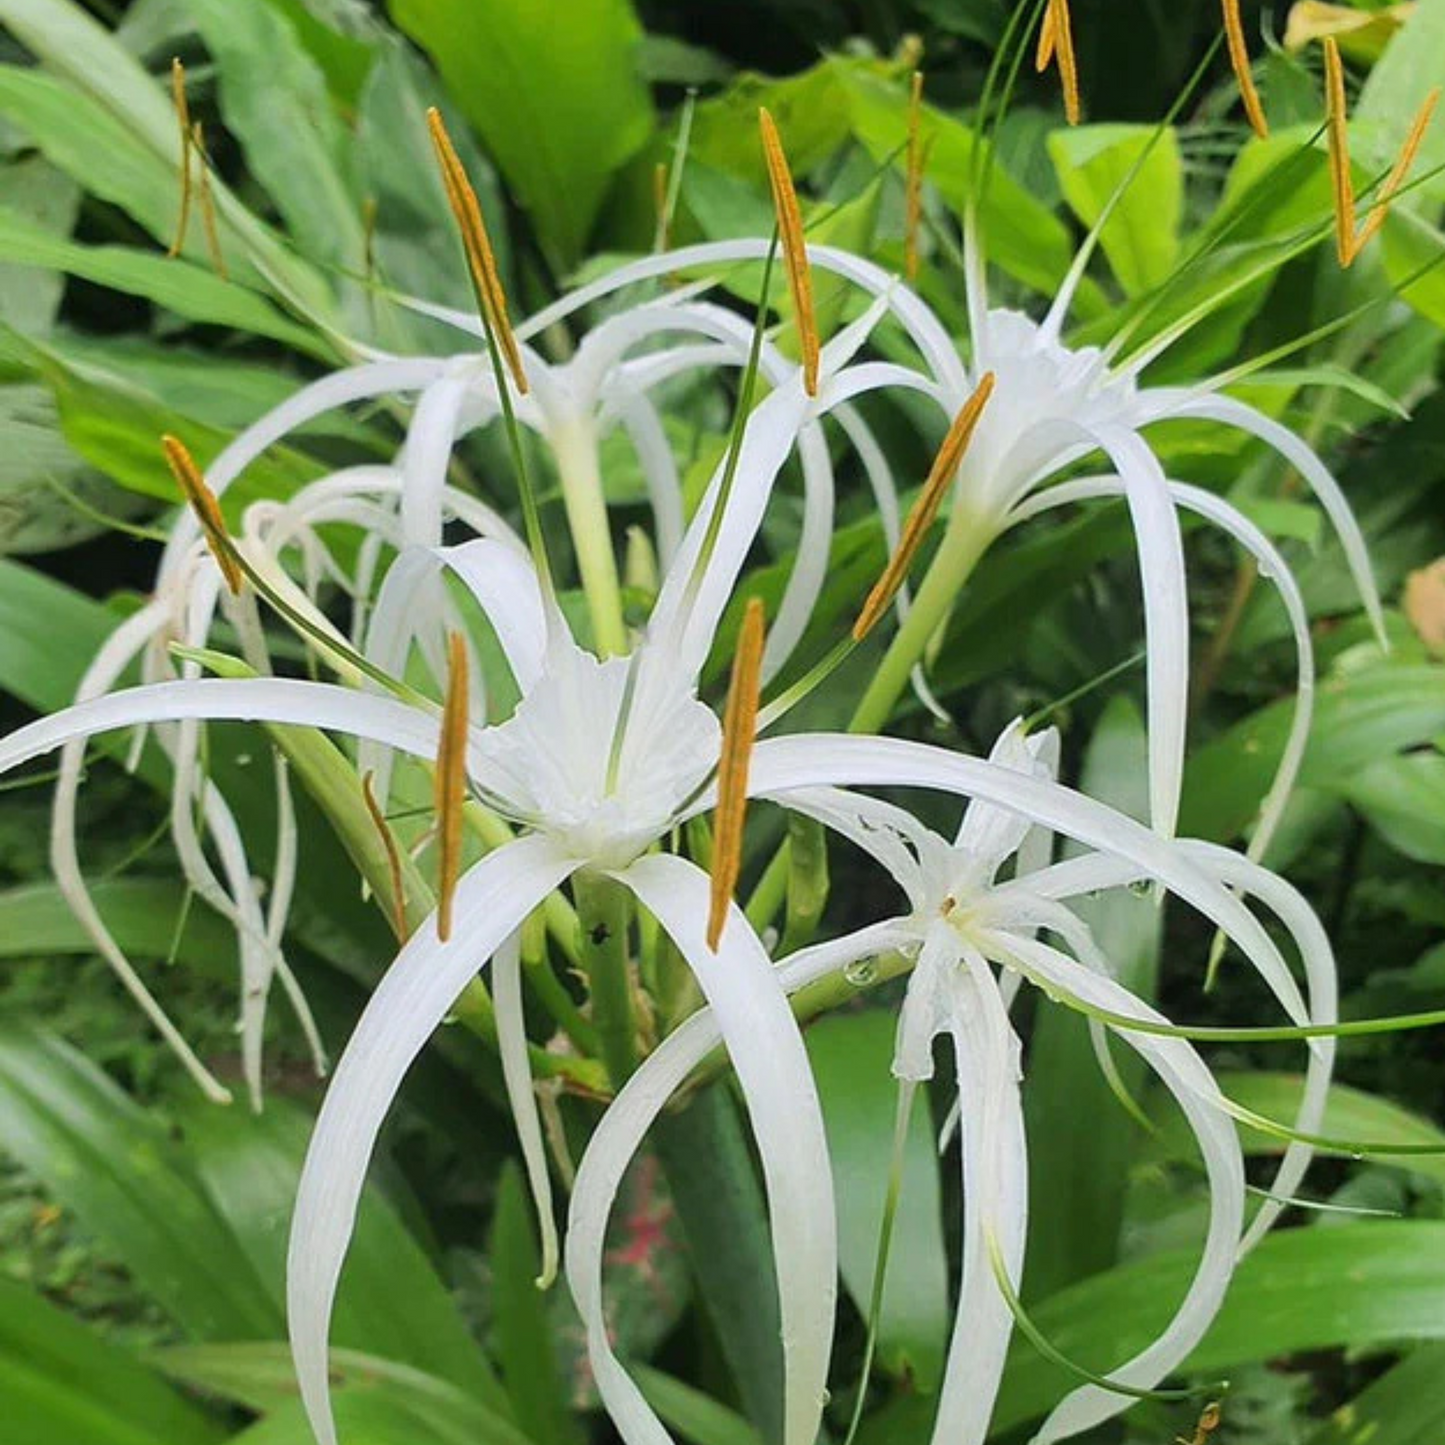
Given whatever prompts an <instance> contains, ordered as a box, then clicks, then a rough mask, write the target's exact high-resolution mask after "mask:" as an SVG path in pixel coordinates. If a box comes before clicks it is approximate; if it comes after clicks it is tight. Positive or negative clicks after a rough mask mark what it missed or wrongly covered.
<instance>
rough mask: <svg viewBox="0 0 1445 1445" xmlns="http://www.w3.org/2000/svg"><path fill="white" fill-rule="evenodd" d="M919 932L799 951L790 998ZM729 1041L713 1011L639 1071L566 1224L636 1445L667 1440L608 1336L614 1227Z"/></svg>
mask: <svg viewBox="0 0 1445 1445" xmlns="http://www.w3.org/2000/svg"><path fill="white" fill-rule="evenodd" d="M913 938H914V933H913V930H912V929H911V928H909V927H908V926H907V925H906V924H905V923H903V922H902V921H900V920H896V919H895V920H890V921H889V922H887V923H881V924H875V925H873V926H872V927H871V928H865V929H862V930H860V931H859V932H857V933H854V934H849V935H848V936H847V937H844V938H841V939H833V940H830V941H828V942H827V943H822V944H815V945H813V946H812V947H809V948H804V949H799V950H798V952H797V953H795V954H793V955H791V956H790V957H789V958H788V960H787V961H786V962H785V963H783V964H782V965H781V966H780V967H779V968H778V970H777V974H776V976H777V980H778V984H779V986H780V987H781V988H782V989H783V991H784V992H785V993H787V994H792V993H794V992H796V991H797V990H798V989H800V988H805V987H806V986H807V985H808V984H810V983H816V982H817V981H818V980H819V979H823V978H828V977H830V976H831V975H833V974H835V973H838V972H840V971H841V970H843V969H845V968H847V967H848V965H849V964H852V963H856V962H857V961H858V960H859V959H862V958H870V957H873V956H875V955H877V954H880V953H886V952H889V951H890V950H892V949H895V948H900V947H905V946H907V945H908V944H909V943H910V942H911V941H912V939H913ZM721 1042H722V1029H721V1027H720V1026H719V1022H718V1017H717V1015H716V1013H714V1011H713V1010H712V1009H711V1008H703V1009H700V1010H699V1011H698V1012H697V1013H695V1014H693V1015H692V1016H691V1017H690V1018H688V1019H686V1020H685V1021H684V1022H683V1023H682V1024H680V1025H679V1026H678V1027H677V1028H676V1029H674V1030H673V1032H672V1033H670V1034H669V1035H668V1036H667V1037H666V1038H665V1039H664V1040H663V1041H662V1043H661V1044H659V1045H658V1047H657V1049H656V1050H655V1051H654V1052H653V1053H652V1054H650V1055H649V1056H648V1057H647V1058H646V1059H644V1060H643V1062H642V1063H641V1064H640V1065H638V1068H637V1071H636V1072H635V1073H634V1074H633V1075H632V1077H631V1078H630V1079H629V1080H628V1081H627V1083H626V1085H625V1086H624V1087H623V1089H622V1091H621V1092H620V1093H619V1094H618V1095H617V1097H616V1098H615V1099H614V1100H613V1101H612V1103H611V1104H610V1105H609V1106H608V1109H607V1112H606V1113H605V1114H603V1116H602V1118H601V1120H600V1121H599V1122H598V1125H597V1128H596V1129H595V1131H594V1132H593V1134H592V1138H591V1139H590V1140H589V1141H588V1145H587V1151H586V1153H585V1154H584V1155H583V1158H582V1162H581V1164H580V1166H579V1167H578V1170H577V1178H576V1181H575V1183H574V1185H573V1189H572V1202H571V1208H570V1212H569V1217H568V1224H567V1249H566V1261H567V1284H568V1288H569V1289H570V1290H571V1292H572V1297H573V1299H574V1300H575V1302H576V1304H577V1309H578V1313H579V1314H581V1316H582V1318H583V1320H584V1321H585V1322H586V1325H587V1339H588V1356H589V1360H590V1363H591V1366H592V1370H593V1374H594V1376H595V1377H596V1379H597V1380H598V1382H599V1385H600V1386H601V1388H602V1389H603V1392H604V1399H606V1401H607V1405H608V1410H609V1413H610V1414H611V1416H612V1420H613V1423H614V1425H615V1426H616V1428H617V1430H618V1432H619V1433H620V1434H621V1436H622V1438H623V1440H624V1441H626V1442H627V1445H663V1442H666V1441H667V1440H668V1435H667V1432H666V1431H665V1430H663V1429H662V1427H661V1425H660V1424H659V1423H658V1421H657V1417H656V1416H655V1415H654V1414H653V1412H652V1410H651V1409H650V1407H649V1406H648V1404H647V1402H646V1401H645V1400H644V1399H643V1398H642V1395H641V1393H640V1391H638V1389H637V1386H636V1385H635V1384H634V1383H633V1382H632V1380H631V1378H630V1377H629V1376H628V1374H627V1372H626V1371H625V1370H624V1369H623V1368H622V1366H621V1364H620V1362H619V1361H618V1359H617V1356H616V1354H615V1353H614V1351H613V1349H612V1342H611V1339H610V1338H609V1336H608V1330H607V1319H606V1315H605V1313H604V1312H603V1306H602V1260H603V1254H604V1252H605V1248H606V1237H607V1221H608V1218H609V1216H610V1215H611V1212H612V1206H613V1204H614V1203H615V1201H616V1199H617V1194H618V1191H619V1190H620V1188H621V1186H622V1180H623V1177H624V1175H625V1174H626V1173H627V1169H628V1166H629V1165H630V1164H631V1163H632V1160H633V1159H634V1158H635V1157H636V1155H637V1151H638V1150H639V1149H640V1148H641V1147H642V1141H643V1139H644V1138H645V1137H646V1136H647V1131H648V1130H649V1129H650V1128H651V1127H652V1125H653V1123H654V1122H655V1121H656V1120H657V1118H658V1116H659V1115H660V1114H661V1113H662V1111H663V1109H665V1108H666V1107H667V1103H668V1101H669V1100H670V1099H671V1098H672V1096H673V1095H674V1094H675V1093H676V1092H677V1091H678V1089H680V1088H681V1087H682V1085H683V1084H684V1082H686V1080H687V1077H688V1075H689V1074H691V1073H692V1071H693V1070H694V1069H695V1068H697V1066H698V1065H699V1064H701V1063H702V1062H703V1061H704V1060H705V1059H706V1058H707V1057H708V1055H709V1054H710V1053H712V1051H713V1050H714V1049H715V1048H717V1046H718V1045H719V1044H720V1043H721Z"/></svg>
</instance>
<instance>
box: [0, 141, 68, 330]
mask: <svg viewBox="0 0 1445 1445" xmlns="http://www.w3.org/2000/svg"><path fill="white" fill-rule="evenodd" d="M0 194H3V195H4V197H5V207H4V211H3V213H0V226H3V215H13V216H16V217H18V218H19V219H20V220H21V221H22V222H23V223H24V224H25V225H26V226H29V227H31V228H32V229H34V230H36V231H39V232H40V233H41V234H42V235H44V236H45V237H47V238H59V237H63V236H68V235H69V234H70V228H71V226H73V225H74V224H75V213H76V211H77V209H78V208H79V205H80V188H79V187H78V186H77V185H76V184H75V182H74V181H72V180H71V179H70V177H69V176H67V175H66V174H65V173H64V172H63V171H59V170H57V169H56V168H55V167H54V166H52V165H51V164H50V162H49V161H47V160H46V159H45V158H44V157H43V156H21V157H18V158H16V159H14V160H11V161H7V162H5V163H4V166H3V168H0ZM9 261H10V258H9V257H7V256H6V255H5V250H4V246H3V244H0V315H3V316H4V317H5V318H6V319H7V320H8V321H9V323H10V325H12V326H13V327H15V329H16V330H17V331H24V332H28V333H31V334H36V333H42V334H43V333H44V332H47V331H49V330H50V328H51V326H52V325H53V323H54V321H55V313H56V312H57V311H58V310H59V309H60V298H61V295H62V293H63V292H64V290H65V278H64V277H63V276H37V275H36V274H35V273H34V271H32V270H31V269H30V268H29V267H25V266H14V265H11V264H9Z"/></svg>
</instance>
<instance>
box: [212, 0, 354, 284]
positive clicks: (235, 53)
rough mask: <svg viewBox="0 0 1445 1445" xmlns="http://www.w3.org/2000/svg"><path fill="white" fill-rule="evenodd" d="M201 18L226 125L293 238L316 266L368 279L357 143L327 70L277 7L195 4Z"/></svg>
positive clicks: (216, 0)
mask: <svg viewBox="0 0 1445 1445" xmlns="http://www.w3.org/2000/svg"><path fill="white" fill-rule="evenodd" d="M191 12H192V14H193V15H194V17H195V21H196V25H197V27H198V28H199V30H200V32H201V36H202V38H203V39H204V40H205V42H206V48H207V49H208V50H209V51H210V52H211V54H212V55H213V56H214V57H215V58H216V62H217V66H218V73H219V77H220V99H221V114H222V116H223V117H224V118H225V121H226V127H227V129H228V130H230V131H231V132H232V134H233V135H235V136H236V137H237V139H238V140H239V141H240V142H241V145H242V147H243V148H244V150H245V152H246V161H247V164H248V166H249V167H250V170H251V172H252V174H253V175H254V176H255V177H256V179H257V180H258V181H259V182H260V183H261V185H262V186H264V187H265V189H266V191H267V193H268V194H269V195H270V197H271V199H272V201H274V202H275V204H276V208H277V210H278V211H280V213H281V215H282V216H283V217H284V218H285V221H286V228H287V230H288V231H289V232H290V233H291V235H292V236H294V237H295V238H296V240H297V242H298V244H299V245H300V246H301V248H302V250H303V251H305V252H306V253H307V254H308V255H309V256H311V257H312V258H313V259H315V260H317V261H319V262H322V263H323V264H325V265H328V266H335V267H340V268H343V269H349V270H352V271H359V270H360V269H361V264H362V250H363V223H362V215H361V201H360V197H359V196H358V194H357V191H356V185H355V176H354V174H353V173H352V161H351V156H350V137H349V136H348V135H347V133H346V130H345V129H344V127H343V126H342V124H341V122H340V121H339V120H338V118H337V116H336V113H335V111H334V110H333V109H332V104H331V98H330V96H329V94H328V93H327V89H326V81H325V78H324V77H323V75H322V73H321V71H320V69H319V68H318V67H317V65H316V64H315V63H314V62H313V61H312V59H311V57H310V56H309V55H308V54H307V53H306V51H305V50H304V49H302V48H301V46H300V45H298V44H297V41H296V34H295V31H294V30H293V29H292V27H291V25H290V24H289V23H288V22H287V20H286V19H285V18H284V17H283V16H282V14H281V13H280V12H279V10H277V9H275V8H273V7H272V6H270V5H264V4H262V5H257V4H250V5H236V4H232V3H231V0H191Z"/></svg>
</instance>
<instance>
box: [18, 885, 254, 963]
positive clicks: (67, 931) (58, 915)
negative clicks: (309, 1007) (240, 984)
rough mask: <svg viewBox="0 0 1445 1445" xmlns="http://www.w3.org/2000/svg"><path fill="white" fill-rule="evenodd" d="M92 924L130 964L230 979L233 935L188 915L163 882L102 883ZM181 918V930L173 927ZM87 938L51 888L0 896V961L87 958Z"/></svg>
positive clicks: (200, 911)
mask: <svg viewBox="0 0 1445 1445" xmlns="http://www.w3.org/2000/svg"><path fill="white" fill-rule="evenodd" d="M90 896H91V899H92V901H93V902H94V903H95V906H96V907H97V908H98V909H99V910H100V916H101V917H102V918H103V919H104V920H105V922H106V926H107V927H108V928H109V929H110V931H111V933H112V934H113V935H114V937H115V940H116V942H117V943H119V944H120V946H121V947H122V948H123V949H125V951H126V952H127V953H128V954H130V955H132V956H133V957H137V958H165V959H169V958H174V959H175V960H176V962H178V963H189V964H196V965H198V966H200V967H203V968H205V969H206V970H208V971H210V972H213V973H216V974H219V975H222V976H228V977H234V976H235V968H236V935H235V932H234V930H233V929H232V928H231V926H230V924H228V923H225V922H223V921H222V919H221V918H220V917H219V915H217V914H214V913H211V912H209V911H208V910H206V909H204V908H188V906H187V895H186V890H185V888H184V887H183V886H182V885H181V884H180V883H178V882H175V881H174V880H172V879H169V878H107V879H102V880H101V881H99V882H95V883H92V884H91V887H90ZM182 917H184V918H185V927H184V928H183V929H181V930H180V932H179V933H177V931H176V925H177V923H178V922H179V921H180V920H181V918H182ZM94 952H95V945H94V944H93V943H92V942H91V940H90V936H89V935H88V934H87V933H86V932H85V930H84V929H83V928H82V927H81V926H80V924H79V923H78V922H76V918H75V915H74V914H73V913H72V912H71V911H70V905H69V904H68V903H67V902H66V901H65V899H64V897H62V895H61V892H60V890H59V889H58V888H57V887H56V886H55V885H54V884H53V883H26V884H23V885H21V886H20V887H18V888H8V889H6V890H5V891H4V892H0V958H33V957H37V956H41V955H47V954H51V955H53V954H67V953H70V954H74V953H94Z"/></svg>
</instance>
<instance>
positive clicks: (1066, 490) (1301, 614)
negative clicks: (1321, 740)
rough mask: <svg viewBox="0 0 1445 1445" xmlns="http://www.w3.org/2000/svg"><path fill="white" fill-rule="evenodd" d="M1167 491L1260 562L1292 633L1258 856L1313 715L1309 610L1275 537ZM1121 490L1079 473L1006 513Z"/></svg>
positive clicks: (1187, 490) (1188, 492) (1205, 499)
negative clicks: (1283, 734) (1287, 713)
mask: <svg viewBox="0 0 1445 1445" xmlns="http://www.w3.org/2000/svg"><path fill="white" fill-rule="evenodd" d="M1169 493H1170V495H1171V496H1172V497H1173V498H1174V500H1175V502H1176V503H1177V504H1178V505H1179V506H1181V507H1183V508H1185V510H1187V511H1191V512H1195V513H1197V514H1198V515H1199V516H1201V517H1204V518H1206V519H1207V520H1209V521H1211V522H1213V523H1214V525H1215V526H1217V527H1219V528H1220V530H1221V531H1224V532H1227V533H1228V534H1229V535H1230V537H1232V538H1233V539H1234V540H1235V541H1236V542H1238V543H1239V545H1240V546H1242V547H1243V548H1244V549H1245V550H1246V551H1247V552H1248V553H1249V554H1250V556H1252V557H1253V558H1254V560H1255V561H1256V563H1258V565H1259V571H1260V575H1261V576H1262V577H1266V578H1268V579H1269V580H1270V581H1271V582H1273V583H1274V585H1275V588H1276V589H1277V590H1278V592H1279V597H1280V601H1281V602H1282V603H1283V604H1284V609H1285V612H1286V614H1287V615H1288V617H1289V624H1290V630H1291V631H1292V632H1293V634H1294V645H1295V661H1296V666H1297V668H1298V685H1297V687H1296V689H1295V703H1294V714H1293V716H1292V717H1291V719H1290V729H1289V736H1288V737H1287V738H1286V740H1285V746H1284V751H1283V752H1282V753H1281V754H1280V760H1279V765H1278V766H1277V767H1276V769H1275V774H1274V781H1273V782H1272V783H1271V784H1270V788H1269V792H1268V793H1267V794H1266V795H1265V798H1264V801H1263V803H1262V804H1261V805H1260V810H1259V821H1258V823H1257V825H1256V827H1255V830H1254V835H1253V836H1252V837H1251V839H1250V842H1249V856H1250V857H1251V858H1256V859H1257V858H1262V857H1264V854H1265V851H1266V850H1267V849H1268V847H1269V844H1270V840H1271V839H1272V838H1273V837H1274V833H1275V829H1276V828H1277V827H1278V826H1279V821H1280V818H1281V817H1282V816H1283V814H1284V809H1285V806H1286V804H1287V803H1288V802H1289V797H1290V794H1291V792H1293V790H1294V784H1295V780H1296V779H1297V778H1298V776H1299V769H1300V764H1301V762H1303V760H1304V753H1305V747H1306V746H1307V744H1308V743H1309V732H1310V723H1311V721H1312V719H1313V717H1314V697H1315V657H1314V643H1313V641H1312V640H1311V638H1310V624H1309V613H1308V612H1307V610H1306V608H1305V603H1304V597H1303V596H1302V595H1301V593H1300V590H1299V584H1298V583H1297V582H1296V581H1295V579H1294V573H1293V572H1291V571H1290V568H1289V564H1288V563H1287V562H1286V561H1285V560H1284V557H1283V556H1282V555H1281V554H1280V552H1279V549H1278V548H1277V547H1275V545H1274V543H1273V542H1271V541H1270V539H1269V538H1268V537H1267V536H1265V534H1264V533H1263V532H1261V531H1260V529H1259V528H1258V527H1256V526H1255V525H1254V523H1253V522H1251V521H1250V520H1249V518H1248V517H1246V516H1244V514H1243V513H1241V512H1240V511H1238V510H1237V509H1236V508H1234V507H1232V506H1230V505H1229V503H1228V502H1226V501H1225V500H1224V499H1223V498H1222V497H1217V496H1215V494H1214V493H1213V492H1206V491H1205V490H1204V489H1203V488H1201V487H1193V486H1189V485H1188V484H1187V483H1184V482H1172V481H1171V482H1170V483H1169ZM1122 494H1123V483H1122V482H1120V481H1119V479H1118V478H1117V477H1081V478H1079V479H1078V480H1077V481H1071V482H1064V483H1061V484H1060V485H1059V486H1056V487H1050V488H1049V489H1048V490H1047V491H1045V492H1042V493H1038V494H1036V495H1035V496H1032V497H1030V498H1028V499H1026V500H1025V501H1024V503H1023V504H1022V505H1021V506H1019V507H1018V508H1016V509H1015V511H1014V512H1013V513H1012V514H1011V516H1010V517H1009V522H1008V524H1009V525H1010V526H1013V525H1014V524H1015V523H1018V522H1022V521H1026V520H1027V519H1028V518H1030V517H1034V516H1037V515H1038V514H1039V513H1040V512H1044V511H1047V510H1049V509H1051V508H1053V507H1061V506H1066V505H1068V504H1069V503H1071V502H1081V501H1088V500H1091V499H1093V498H1097V497H1117V496H1121V495H1122Z"/></svg>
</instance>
